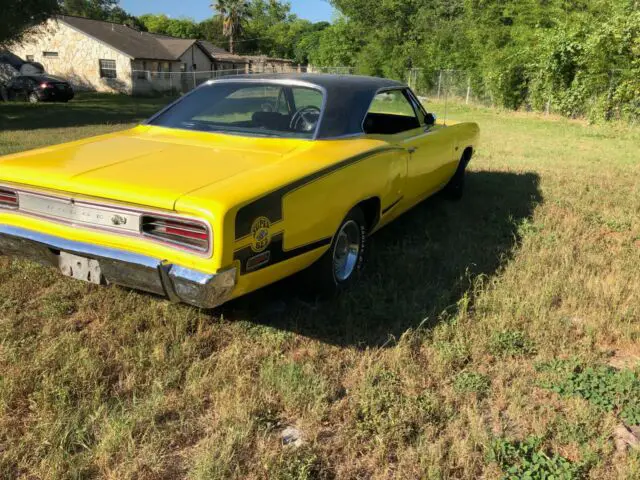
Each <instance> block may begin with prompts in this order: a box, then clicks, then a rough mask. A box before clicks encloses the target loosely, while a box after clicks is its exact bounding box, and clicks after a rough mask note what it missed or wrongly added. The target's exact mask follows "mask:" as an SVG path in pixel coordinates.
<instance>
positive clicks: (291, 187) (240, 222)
mask: <svg viewBox="0 0 640 480" xmlns="http://www.w3.org/2000/svg"><path fill="white" fill-rule="evenodd" d="M391 150H403V151H404V148H402V147H395V146H386V147H378V148H375V149H373V150H369V151H368V152H364V153H360V154H358V155H355V156H353V157H351V158H348V159H346V160H343V161H342V162H339V163H336V164H334V165H331V166H330V167H327V168H325V169H323V170H319V171H317V172H315V173H312V174H310V175H307V176H306V177H302V178H301V179H299V180H296V181H294V182H291V183H289V184H288V185H285V186H284V187H281V188H279V189H278V190H275V191H273V192H271V193H268V194H266V195H265V196H263V197H260V198H258V199H256V200H254V201H253V202H251V203H249V204H247V205H245V206H244V207H242V208H240V210H238V214H237V215H236V232H235V234H236V240H240V239H242V238H244V237H246V236H248V235H250V234H251V225H252V224H253V222H254V221H255V219H256V218H258V217H267V218H268V219H269V220H270V222H271V223H272V224H274V223H276V222H279V221H281V220H282V219H283V212H282V210H283V206H282V204H283V200H284V197H285V196H287V195H288V194H289V193H291V192H293V191H295V190H297V189H299V188H300V187H303V186H305V185H308V184H310V183H312V182H314V181H316V180H318V179H320V178H322V177H325V176H327V175H329V174H331V173H333V172H335V171H337V170H341V169H343V168H345V167H348V166H350V165H353V164H354V163H357V162H360V161H362V160H364V159H365V158H368V157H370V156H372V155H376V154H378V153H382V152H386V151H391Z"/></svg>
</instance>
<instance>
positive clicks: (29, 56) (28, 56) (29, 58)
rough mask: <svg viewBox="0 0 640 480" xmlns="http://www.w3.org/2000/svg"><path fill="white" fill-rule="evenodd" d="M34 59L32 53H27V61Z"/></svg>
mask: <svg viewBox="0 0 640 480" xmlns="http://www.w3.org/2000/svg"><path fill="white" fill-rule="evenodd" d="M34 60H35V58H34V56H33V55H27V62H33V61H34Z"/></svg>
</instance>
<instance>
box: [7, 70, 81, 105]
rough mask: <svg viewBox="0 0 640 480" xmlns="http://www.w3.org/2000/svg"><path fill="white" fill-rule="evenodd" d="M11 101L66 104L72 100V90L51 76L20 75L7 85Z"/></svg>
mask: <svg viewBox="0 0 640 480" xmlns="http://www.w3.org/2000/svg"><path fill="white" fill-rule="evenodd" d="M7 93H8V96H9V99H11V100H25V101H27V102H31V103H38V102H68V101H69V100H71V99H72V98H73V95H74V93H73V88H71V85H70V84H69V82H67V81H66V80H63V79H61V78H58V77H54V76H52V75H20V76H18V77H14V78H13V79H12V80H11V81H10V82H9V85H7Z"/></svg>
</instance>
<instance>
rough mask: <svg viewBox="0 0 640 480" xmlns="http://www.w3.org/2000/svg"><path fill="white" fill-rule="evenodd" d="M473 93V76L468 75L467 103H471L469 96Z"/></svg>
mask: <svg viewBox="0 0 640 480" xmlns="http://www.w3.org/2000/svg"><path fill="white" fill-rule="evenodd" d="M470 95H471V77H470V76H469V75H467V100H466V102H465V103H466V105H469V96H470Z"/></svg>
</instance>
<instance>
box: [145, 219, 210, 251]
mask: <svg viewBox="0 0 640 480" xmlns="http://www.w3.org/2000/svg"><path fill="white" fill-rule="evenodd" d="M141 229H142V233H144V234H145V235H149V236H151V237H154V238H156V239H158V240H161V241H163V242H166V243H171V244H173V245H179V246H181V247H184V248H187V249H189V250H195V251H197V252H208V251H209V245H210V243H211V234H210V232H209V228H208V227H207V226H206V225H205V224H204V223H201V222H198V221H197V220H185V219H181V218H174V217H162V216H157V215H144V216H143V217H142V224H141Z"/></svg>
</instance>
